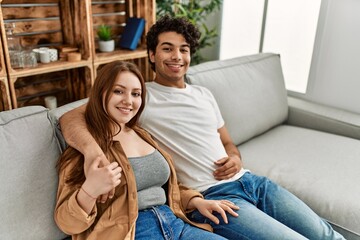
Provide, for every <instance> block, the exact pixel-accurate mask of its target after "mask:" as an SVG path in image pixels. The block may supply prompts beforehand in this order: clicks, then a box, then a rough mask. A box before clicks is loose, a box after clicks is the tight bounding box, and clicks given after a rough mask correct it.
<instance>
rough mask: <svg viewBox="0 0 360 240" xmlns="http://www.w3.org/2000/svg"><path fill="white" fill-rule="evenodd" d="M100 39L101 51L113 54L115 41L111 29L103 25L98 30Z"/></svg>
mask: <svg viewBox="0 0 360 240" xmlns="http://www.w3.org/2000/svg"><path fill="white" fill-rule="evenodd" d="M97 35H98V37H99V50H100V51H101V52H112V51H114V49H115V41H114V39H112V31H111V27H110V26H108V25H105V24H102V25H100V26H99V27H98V29H97Z"/></svg>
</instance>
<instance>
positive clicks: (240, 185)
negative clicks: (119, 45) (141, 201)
mask: <svg viewBox="0 0 360 240" xmlns="http://www.w3.org/2000/svg"><path fill="white" fill-rule="evenodd" d="M199 37H200V33H199V31H198V30H197V29H196V27H194V25H192V24H191V23H189V22H188V21H187V20H186V19H183V18H170V17H168V16H165V17H163V18H161V19H159V20H158V21H157V22H156V23H155V24H154V25H153V26H152V27H151V29H150V30H149V32H148V33H147V48H148V56H149V61H150V63H151V66H152V69H153V70H154V71H155V73H156V77H155V80H154V81H153V82H150V83H148V84H147V91H148V92H147V96H148V97H147V106H146V107H145V109H144V111H143V114H142V117H141V118H140V125H141V126H142V127H143V128H145V129H146V130H148V131H149V132H150V133H151V134H152V135H153V137H154V138H155V139H156V140H157V141H158V142H159V144H160V145H161V147H163V148H164V149H165V150H166V151H168V153H170V154H171V155H172V157H173V160H174V164H175V167H176V171H177V175H178V179H179V181H180V182H181V183H182V184H184V185H185V186H187V187H190V188H193V189H196V190H198V191H200V192H201V193H202V194H203V196H204V197H205V198H206V199H227V200H229V201H230V202H232V203H234V204H236V205H237V206H238V207H239V210H237V211H236V212H237V213H238V217H234V216H229V218H228V223H225V222H223V221H221V220H220V222H218V224H217V223H216V222H215V223H214V222H211V221H209V219H207V218H206V217H204V216H203V215H202V214H200V213H199V212H197V211H194V212H192V213H191V214H189V217H190V218H191V219H193V220H194V221H197V222H207V223H211V225H212V227H213V229H214V232H215V233H217V234H220V235H222V236H224V237H226V238H228V239H306V238H309V239H343V238H342V236H341V235H339V234H338V233H337V232H335V231H333V229H332V228H331V226H330V225H329V224H328V223H327V222H325V221H323V220H322V219H321V218H320V217H319V216H317V215H316V214H315V213H314V212H313V211H312V210H311V209H310V208H309V207H308V206H306V205H305V204H304V203H303V202H302V201H300V200H299V199H298V198H296V197H295V196H294V195H292V194H291V193H289V192H288V191H286V190H285V189H283V188H282V187H280V186H278V185H276V184H275V183H273V182H271V181H270V180H269V179H267V178H265V177H259V176H256V175H254V174H252V173H251V172H250V171H248V170H246V169H244V168H243V166H242V161H241V156H240V153H239V151H238V150H237V148H236V146H235V145H234V144H233V143H232V140H231V138H230V135H229V133H228V131H227V130H226V127H225V123H224V120H223V118H222V116H221V114H220V110H219V108H218V106H217V103H216V101H215V99H214V97H213V95H212V94H211V93H210V91H209V90H207V89H205V88H203V87H200V86H194V85H188V84H186V83H185V74H186V72H187V70H188V68H189V65H190V61H191V54H193V53H194V52H195V51H196V48H197V46H198V40H199ZM81 115H82V111H81V108H80V109H75V110H73V111H71V112H69V113H67V114H66V115H64V117H63V118H62V119H61V126H62V128H63V133H64V136H65V138H66V140H67V141H68V143H69V144H70V145H72V146H74V147H75V148H77V149H79V151H81V152H82V153H84V155H85V157H86V159H87V160H86V164H88V163H87V162H92V160H93V159H95V158H96V157H100V158H101V159H103V162H104V163H106V162H107V160H106V158H105V157H104V156H103V153H102V151H101V149H100V148H99V146H97V144H96V143H95V142H94V140H93V139H92V137H91V136H90V135H89V133H88V132H87V131H86V130H85V128H84V123H83V120H81V119H82V117H81ZM72 119H74V120H72ZM79 119H80V120H79ZM79 126H80V127H79ZM106 197H107V196H105V197H104V198H103V199H102V200H103V201H104V200H105V199H106ZM110 197H111V194H110ZM214 214H215V215H216V213H214Z"/></svg>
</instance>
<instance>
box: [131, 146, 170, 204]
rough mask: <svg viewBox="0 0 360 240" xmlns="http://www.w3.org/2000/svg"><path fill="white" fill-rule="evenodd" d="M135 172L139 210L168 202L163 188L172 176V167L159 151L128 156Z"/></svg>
mask: <svg viewBox="0 0 360 240" xmlns="http://www.w3.org/2000/svg"><path fill="white" fill-rule="evenodd" d="M128 159H129V161H130V164H131V166H132V168H133V171H134V173H135V179H136V187H137V191H138V205H139V210H144V209H146V208H149V207H152V206H158V205H163V204H165V203H166V193H165V190H164V189H163V188H162V185H164V184H165V183H166V182H167V181H168V179H169V176H170V167H169V165H168V163H167V161H166V159H165V158H164V157H163V155H161V154H160V152H159V151H157V150H155V151H154V152H152V153H150V154H148V155H145V156H141V157H130V158H128Z"/></svg>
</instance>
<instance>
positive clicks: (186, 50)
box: [180, 48, 189, 53]
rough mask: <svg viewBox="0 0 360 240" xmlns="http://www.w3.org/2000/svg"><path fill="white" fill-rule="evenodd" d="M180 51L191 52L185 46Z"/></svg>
mask: <svg viewBox="0 0 360 240" xmlns="http://www.w3.org/2000/svg"><path fill="white" fill-rule="evenodd" d="M180 51H181V52H183V53H187V52H189V49H186V48H184V49H181V50H180Z"/></svg>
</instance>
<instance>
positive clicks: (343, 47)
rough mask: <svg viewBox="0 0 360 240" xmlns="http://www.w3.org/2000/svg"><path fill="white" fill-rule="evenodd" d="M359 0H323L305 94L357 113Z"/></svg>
mask: <svg viewBox="0 0 360 240" xmlns="http://www.w3.org/2000/svg"><path fill="white" fill-rule="evenodd" d="M359 58H360V1H359V0H323V3H322V6H321V10H320V19H319V26H318V32H317V37H316V40H315V51H314V55H313V61H312V65H311V69H310V76H309V82H308V90H307V94H306V95H305V96H303V97H304V98H307V99H310V100H313V101H315V102H319V103H323V104H327V105H331V106H335V107H338V108H341V109H347V110H350V111H353V112H357V113H360V59H359Z"/></svg>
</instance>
